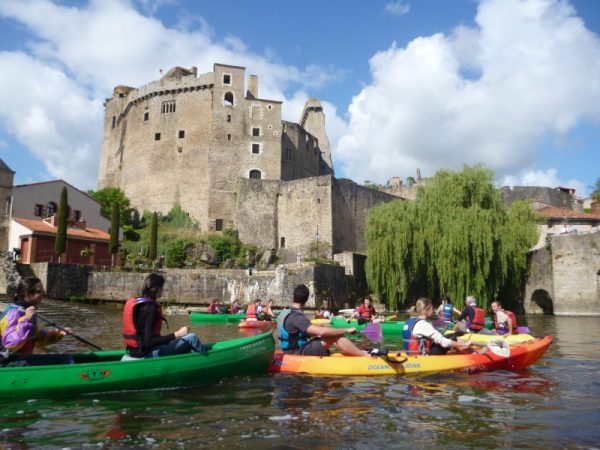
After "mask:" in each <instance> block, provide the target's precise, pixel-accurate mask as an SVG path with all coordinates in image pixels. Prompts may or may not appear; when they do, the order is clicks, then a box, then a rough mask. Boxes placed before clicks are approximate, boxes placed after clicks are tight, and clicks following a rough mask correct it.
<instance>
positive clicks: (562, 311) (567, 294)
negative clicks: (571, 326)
mask: <svg viewBox="0 0 600 450" xmlns="http://www.w3.org/2000/svg"><path fill="white" fill-rule="evenodd" d="M548 242H549V244H550V245H549V247H548V248H542V249H539V250H537V251H535V252H533V254H532V256H531V260H530V263H531V266H530V274H529V278H528V280H527V283H526V287H525V300H524V307H525V311H526V312H527V313H528V314H536V313H544V312H545V313H554V314H557V315H586V316H587V315H600V233H590V234H583V235H582V234H564V235H556V236H552V237H550V238H549V241H548Z"/></svg>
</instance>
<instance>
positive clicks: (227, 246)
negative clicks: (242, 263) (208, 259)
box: [208, 230, 242, 261]
mask: <svg viewBox="0 0 600 450" xmlns="http://www.w3.org/2000/svg"><path fill="white" fill-rule="evenodd" d="M208 245H210V248H212V249H213V251H214V252H215V255H217V257H218V258H219V261H225V260H226V259H233V258H235V257H236V256H238V255H239V253H240V249H241V246H242V245H241V242H240V240H239V239H238V238H237V233H236V232H235V231H233V232H232V231H230V230H225V231H224V232H223V235H222V236H218V235H213V236H210V237H209V238H208Z"/></svg>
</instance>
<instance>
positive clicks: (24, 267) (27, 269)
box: [17, 263, 36, 278]
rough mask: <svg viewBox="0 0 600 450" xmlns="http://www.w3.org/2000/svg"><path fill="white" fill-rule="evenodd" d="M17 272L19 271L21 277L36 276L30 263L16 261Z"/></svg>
mask: <svg viewBox="0 0 600 450" xmlns="http://www.w3.org/2000/svg"><path fill="white" fill-rule="evenodd" d="M17 272H18V273H19V275H20V276H21V278H27V277H35V276H36V274H35V272H34V271H33V270H32V269H31V265H29V264H21V263H17Z"/></svg>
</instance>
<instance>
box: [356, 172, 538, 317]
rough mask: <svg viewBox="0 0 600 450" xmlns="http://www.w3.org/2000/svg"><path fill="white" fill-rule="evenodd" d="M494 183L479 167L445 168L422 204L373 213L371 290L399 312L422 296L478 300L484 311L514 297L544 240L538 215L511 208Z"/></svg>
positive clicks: (422, 192) (397, 204)
mask: <svg viewBox="0 0 600 450" xmlns="http://www.w3.org/2000/svg"><path fill="white" fill-rule="evenodd" d="M492 180H493V173H492V172H491V171H490V170H486V169H484V168H482V167H479V166H475V167H465V168H464V170H463V171H462V172H459V173H455V172H449V171H439V172H438V173H437V174H436V175H435V177H433V178H430V179H429V180H427V184H426V185H425V186H424V187H421V188H420V189H419V192H418V194H417V200H416V201H414V202H410V201H400V200H398V201H394V202H391V203H386V204H382V205H378V206H377V207H375V208H373V210H372V211H371V213H370V214H369V217H368V219H367V233H366V237H367V249H368V256H367V261H366V271H367V280H368V282H369V286H370V287H371V289H372V290H373V291H374V292H376V293H377V294H379V295H380V296H382V297H383V298H384V299H385V300H386V301H387V302H388V304H389V305H390V306H391V307H392V308H394V307H395V306H396V305H398V304H399V303H401V304H409V303H412V302H413V301H414V300H415V299H416V298H418V297H419V296H428V297H433V298H436V297H439V296H440V295H448V296H450V298H451V299H452V300H454V301H456V302H457V303H461V302H462V301H463V299H464V298H465V297H466V296H467V295H473V296H475V297H477V298H478V299H479V300H480V303H479V304H480V306H484V307H485V306H486V304H489V303H490V302H491V301H493V300H494V299H496V297H497V296H498V295H499V294H505V295H509V294H508V293H512V294H511V295H513V296H514V295H515V293H517V292H518V291H519V289H518V287H519V286H520V283H521V280H522V279H523V277H524V276H525V271H526V266H527V264H526V254H527V252H528V250H529V249H530V248H531V247H532V246H533V245H534V244H535V242H536V240H537V229H536V216H535V214H534V213H533V212H532V211H531V209H530V208H529V206H528V205H527V204H526V203H523V202H515V203H513V204H512V205H511V206H510V207H509V208H508V209H506V208H505V207H504V206H503V205H502V201H501V198H500V192H499V191H498V189H496V188H495V187H494V186H493V184H492ZM511 286H512V288H511ZM511 300H515V299H514V298H503V299H502V301H503V303H505V301H506V303H510V301H511Z"/></svg>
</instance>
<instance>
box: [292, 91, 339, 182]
mask: <svg viewBox="0 0 600 450" xmlns="http://www.w3.org/2000/svg"><path fill="white" fill-rule="evenodd" d="M300 126H301V127H302V128H304V129H305V130H306V131H307V132H309V133H310V134H312V135H313V136H314V137H316V138H317V140H318V141H319V148H320V150H321V154H322V157H323V160H324V162H325V164H326V165H327V168H325V171H324V172H323V173H333V161H332V159H331V147H330V145H329V139H328V138H327V131H325V113H324V112H323V107H322V106H321V102H320V101H319V100H317V99H316V98H311V99H310V100H308V101H307V102H306V103H305V104H304V111H303V112H302V119H301V120H300Z"/></svg>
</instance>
